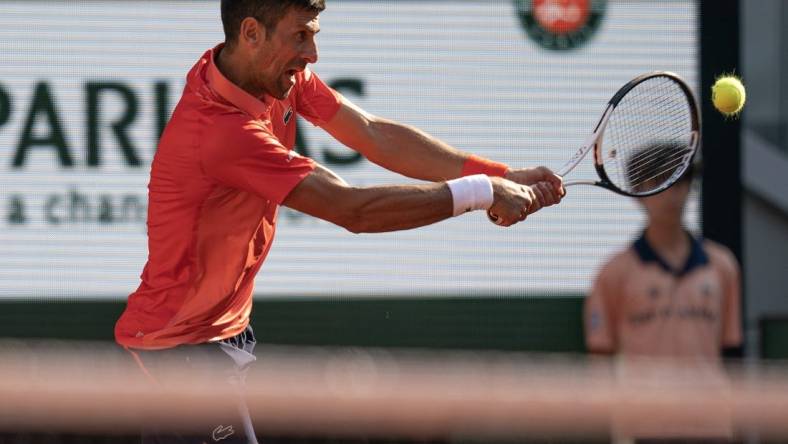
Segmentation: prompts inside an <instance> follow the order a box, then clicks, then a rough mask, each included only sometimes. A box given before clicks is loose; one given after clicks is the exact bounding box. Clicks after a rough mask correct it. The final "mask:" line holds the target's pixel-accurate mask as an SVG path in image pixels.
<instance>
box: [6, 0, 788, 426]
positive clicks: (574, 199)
mask: <svg viewBox="0 0 788 444" xmlns="http://www.w3.org/2000/svg"><path fill="white" fill-rule="evenodd" d="M550 3H551V2H543V1H542V2H540V1H536V0H535V1H526V0H463V1H444V0H424V1H419V2H414V1H406V0H403V1H396V0H390V1H361V0H329V1H328V2H327V4H328V8H327V10H326V11H325V12H324V13H323V14H321V19H320V20H321V29H322V31H321V33H320V35H319V38H318V44H319V48H320V60H319V62H318V63H317V64H316V65H315V66H314V67H313V69H314V71H315V72H317V73H318V74H319V75H320V76H321V78H322V79H323V80H325V81H326V83H328V84H329V85H331V86H332V87H334V88H335V89H337V90H338V91H340V92H341V93H342V94H344V95H345V96H346V97H348V98H349V99H351V100H352V101H354V102H355V103H357V104H358V105H360V106H361V107H363V108H364V109H366V110H368V111H370V112H372V113H375V114H378V115H380V116H384V117H389V118H392V119H395V120H399V121H401V122H405V123H408V124H412V125H415V126H417V127H419V128H421V129H423V130H425V131H427V132H429V133H431V134H433V135H435V136H438V137H439V138H441V139H443V140H445V141H447V142H449V143H450V144H452V145H454V146H456V147H458V148H460V149H463V150H466V151H470V152H474V153H477V154H480V155H483V156H485V157H488V158H491V159H494V160H497V161H501V162H506V163H508V164H510V165H513V166H536V165H546V166H549V167H551V168H553V169H557V168H558V167H559V166H560V165H561V164H562V163H563V161H565V160H566V159H567V158H568V157H569V155H570V154H572V153H573V152H574V150H575V149H576V148H577V147H579V145H580V144H581V143H582V142H583V140H584V138H585V137H586V135H587V134H588V133H589V132H590V131H591V130H592V128H593V126H594V125H595V123H596V121H597V119H598V117H599V114H600V113H601V112H602V110H603V109H604V106H605V104H606V102H607V100H608V99H609V98H610V96H611V95H612V94H613V93H614V92H615V91H616V90H617V89H618V87H619V86H621V85H622V84H623V83H625V82H626V81H628V80H629V79H631V78H632V77H634V76H636V75H638V74H640V73H642V72H646V71H652V70H667V71H673V72H676V73H677V74H679V75H681V76H682V77H683V78H684V79H685V80H687V82H688V83H689V84H690V86H691V87H692V89H693V91H694V92H695V94H696V97H697V98H698V100H699V102H700V103H701V105H702V119H703V150H702V160H703V164H704V176H703V179H702V181H699V182H698V183H697V184H696V186H695V187H694V189H693V191H692V193H691V195H690V199H689V203H688V207H687V211H686V212H685V219H686V220H685V223H686V226H687V227H688V229H689V230H690V231H692V232H693V233H695V234H698V235H702V236H706V237H708V238H710V239H714V240H716V241H718V242H720V243H722V244H724V245H726V246H728V247H729V248H730V249H731V250H732V251H733V252H734V254H735V255H736V257H737V258H738V259H739V261H740V263H741V265H742V271H743V281H742V296H743V297H742V311H743V319H742V322H743V331H744V332H745V342H744V346H743V348H742V350H741V353H740V355H741V357H742V358H743V359H745V360H748V362H762V361H764V360H777V359H785V358H786V357H788V175H786V172H788V81H786V79H788V3H786V2H784V1H782V0H748V1H734V0H697V1H683V0H653V1H647V0H608V1H604V0H586V1H582V0H578V1H569V2H561V1H559V2H555V7H554V8H552V9H551V8H541V9H540V6H545V4H550ZM548 6H549V5H548ZM222 40H223V34H222V29H221V21H220V19H219V2H218V0H217V1H209V0H206V1H165V0H162V1H149V0H148V1H144V0H136V1H133V0H116V1H96V0H90V1H87V0H86V1H82V0H51V1H45V0H40V1H8V0H0V41H1V42H2V48H3V55H2V64H1V65H0V216H1V217H0V337H2V338H13V339H22V340H31V339H49V340H91V341H93V340H95V341H106V342H109V341H112V338H113V336H112V335H113V326H114V322H115V320H116V319H117V317H118V315H119V314H120V312H121V311H122V309H123V307H124V303H125V299H126V297H127V296H128V294H129V293H131V292H132V291H133V290H134V289H135V288H136V286H137V285H138V284H139V275H140V273H141V271H142V266H143V265H144V263H145V259H146V255H147V247H146V236H145V219H146V191H147V190H146V186H147V181H148V173H149V167H150V162H151V159H152V156H153V154H154V153H155V150H156V143H157V139H158V135H159V134H160V132H161V130H162V128H163V127H164V125H165V124H166V122H167V120H168V118H169V115H170V113H171V111H172V109H173V108H174V106H175V105H176V103H177V101H178V99H179V97H180V93H181V90H182V88H183V86H184V77H185V74H186V72H187V71H188V69H189V68H190V67H191V66H192V65H193V64H194V62H195V61H196V60H197V59H198V58H199V56H200V55H201V54H202V53H203V52H204V51H205V50H207V49H209V48H211V47H213V46H214V45H216V44H217V43H219V42H221V41H222ZM724 73H735V74H736V75H738V76H741V77H742V78H743V81H744V84H745V85H746V87H747V103H746V105H745V108H744V111H743V113H742V114H741V116H740V118H725V117H724V116H722V115H720V114H719V113H718V112H717V111H716V110H714V109H713V108H712V107H711V102H710V95H711V89H710V88H711V85H712V83H713V82H714V79H715V78H716V77H717V76H719V75H721V74H724ZM299 125H300V126H299V135H298V148H297V149H298V150H299V151H300V152H301V153H302V154H305V155H308V156H310V157H313V158H314V159H315V160H317V161H318V162H320V163H323V164H324V165H326V166H328V167H329V168H331V169H333V170H334V171H335V172H337V173H338V174H339V175H340V176H342V177H343V178H344V179H345V180H347V181H348V182H350V183H352V184H356V185H371V184H385V183H397V182H401V181H402V180H403V179H401V178H398V177H396V176H394V175H393V174H390V173H387V172H384V171H381V170H380V169H379V168H378V167H376V166H374V165H373V164H371V163H370V162H368V161H367V160H365V159H363V158H360V157H359V156H358V155H357V154H355V153H354V152H351V151H349V150H348V149H346V148H344V147H342V146H340V145H339V144H338V143H337V142H335V141H333V140H331V139H330V138H329V137H328V136H327V135H326V134H324V133H322V132H321V131H320V130H318V129H316V128H313V127H312V126H311V125H310V124H309V123H308V122H306V121H303V120H302V121H300V123H299ZM585 166H586V167H588V168H585V169H582V170H580V171H578V172H576V174H577V176H576V177H577V178H580V177H592V176H593V175H594V172H593V171H592V169H591V168H590V163H588V164H586V165H585ZM573 174H575V173H573ZM280 217H281V219H280V228H279V230H278V235H277V240H276V241H275V242H274V246H273V248H272V251H271V254H270V256H269V258H268V260H267V261H266V263H265V265H264V267H263V269H262V270H261V272H260V274H259V275H258V278H257V281H256V292H255V307H254V312H253V315H252V319H253V320H252V323H253V326H254V328H255V332H256V334H257V337H258V341H259V342H261V343H263V344H273V345H308V346H340V347H383V348H387V347H393V348H417V349H422V348H427V349H444V350H445V349H453V350H454V349H459V350H498V351H501V350H503V351H516V352H547V353H578V354H582V353H584V352H585V347H584V340H583V322H582V307H583V300H584V297H585V295H586V292H587V291H588V290H589V288H590V286H591V284H592V282H593V279H594V276H595V275H596V273H597V271H598V269H599V267H600V266H601V265H602V264H603V263H604V262H605V261H606V260H607V259H608V258H609V257H610V256H611V255H612V254H613V253H614V252H616V251H618V250H620V249H621V248H625V247H626V246H627V245H628V244H629V243H630V242H631V239H632V238H634V237H636V236H637V235H638V233H639V231H640V230H641V229H642V228H641V227H642V224H643V222H644V217H643V215H642V214H641V212H640V211H639V208H638V206H637V204H636V203H635V202H633V201H632V200H630V199H628V198H623V197H619V196H615V195H613V194H610V193H609V192H606V191H603V190H600V189H598V188H593V187H586V188H581V187H577V188H572V189H571V190H570V194H569V195H568V196H567V197H566V199H565V200H564V202H563V203H562V204H561V205H560V206H558V207H554V208H550V209H547V210H545V211H542V212H540V213H539V214H537V215H536V216H535V217H532V218H529V220H528V221H527V222H526V223H524V224H522V225H518V226H516V227H514V228H512V229H508V230H502V229H499V228H497V227H495V226H493V225H492V224H490V223H489V222H488V221H487V220H486V218H485V217H484V215H483V214H481V213H480V214H471V215H466V216H463V217H460V218H456V219H454V220H451V221H448V222H446V223H441V224H437V225H434V226H431V227H427V228H424V229H418V230H413V231H406V232H399V233H392V234H385V235H352V234H349V233H347V232H344V231H343V230H342V229H341V228H339V227H336V226H333V225H330V224H328V223H325V222H322V221H318V220H315V219H312V218H310V217H308V216H304V215H300V214H297V213H295V212H291V211H287V210H285V211H284V212H283V214H282V215H281V216H280ZM9 439H10V438H9Z"/></svg>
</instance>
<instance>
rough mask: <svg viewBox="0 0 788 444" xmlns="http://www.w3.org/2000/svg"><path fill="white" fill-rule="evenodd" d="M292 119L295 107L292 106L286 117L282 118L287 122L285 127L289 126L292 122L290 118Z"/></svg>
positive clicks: (288, 109)
mask: <svg viewBox="0 0 788 444" xmlns="http://www.w3.org/2000/svg"><path fill="white" fill-rule="evenodd" d="M291 117H293V107H292V106H291V107H290V108H287V111H286V112H285V115H284V117H282V120H283V121H284V122H285V125H287V124H288V123H289V122H290V118H291Z"/></svg>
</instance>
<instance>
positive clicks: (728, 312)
mask: <svg viewBox="0 0 788 444" xmlns="http://www.w3.org/2000/svg"><path fill="white" fill-rule="evenodd" d="M721 259H722V260H721V261H720V262H721V263H720V272H721V275H722V276H721V278H722V287H723V292H724V296H723V297H724V299H723V306H722V336H721V340H722V344H720V345H721V346H722V347H738V346H740V345H741V343H742V331H741V276H740V275H741V271H740V270H739V263H738V262H737V261H736V258H735V257H734V256H733V253H731V252H730V251H728V250H727V249H725V251H723V254H722V258H721Z"/></svg>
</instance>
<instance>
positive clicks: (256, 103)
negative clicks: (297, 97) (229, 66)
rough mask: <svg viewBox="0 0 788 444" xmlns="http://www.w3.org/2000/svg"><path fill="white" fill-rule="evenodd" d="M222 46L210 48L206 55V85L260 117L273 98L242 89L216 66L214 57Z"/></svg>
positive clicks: (244, 109) (242, 108)
mask: <svg viewBox="0 0 788 444" xmlns="http://www.w3.org/2000/svg"><path fill="white" fill-rule="evenodd" d="M223 47H224V43H221V44H219V45H217V46H216V47H215V48H213V49H211V50H210V51H208V52H209V54H208V55H209V57H208V72H207V80H208V85H209V86H210V87H211V89H213V90H214V91H216V92H217V93H218V94H219V95H220V96H222V97H223V98H224V99H225V100H227V101H228V102H230V103H232V104H233V105H235V106H236V107H238V108H239V109H241V110H242V111H244V112H246V113H247V114H250V115H251V116H252V117H254V118H258V119H259V118H261V117H263V116H264V115H266V114H267V113H268V111H269V110H270V109H271V106H272V105H273V103H274V98H273V97H271V96H269V95H267V94H264V95H263V96H262V98H257V97H254V96H252V95H251V94H249V93H248V92H246V91H244V90H243V89H241V88H240V87H238V85H236V84H235V83H233V82H231V81H230V80H228V79H227V78H226V77H225V76H224V74H222V72H221V71H219V68H218V67H217V66H216V60H215V57H216V56H217V55H218V54H219V51H221V50H222V48H223Z"/></svg>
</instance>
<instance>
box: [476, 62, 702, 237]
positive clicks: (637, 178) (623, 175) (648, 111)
mask: <svg viewBox="0 0 788 444" xmlns="http://www.w3.org/2000/svg"><path fill="white" fill-rule="evenodd" d="M699 145H700V118H699V113H698V105H697V102H696V101H695V97H694V96H693V94H692V91H691V90H690V89H689V87H688V86H687V84H686V83H685V82H684V80H682V79H681V78H680V77H679V76H677V75H676V74H673V73H670V72H665V71H657V72H651V73H646V74H642V75H640V76H638V77H636V78H634V79H632V80H631V81H630V82H628V83H627V84H626V85H624V86H622V87H621V89H619V90H618V92H616V94H615V95H613V98H611V99H610V101H609V102H608V104H607V108H606V109H605V111H604V112H603V113H602V117H601V118H600V119H599V122H598V123H597V125H596V127H595V128H594V131H593V132H592V133H591V135H590V136H589V137H588V139H587V140H586V142H585V144H583V146H582V147H581V148H580V149H579V150H578V151H577V152H575V154H574V155H573V156H572V157H571V158H570V159H569V161H568V162H567V163H566V164H564V166H563V167H561V169H559V170H558V171H557V174H558V176H561V177H566V175H567V174H568V173H569V172H570V171H572V170H573V169H574V168H575V167H576V166H577V165H578V164H580V161H582V160H583V159H584V158H585V157H586V155H587V154H588V153H589V151H592V150H593V151H594V167H595V168H596V172H597V175H598V180H573V181H564V186H571V185H596V186H599V187H602V188H607V189H608V190H611V191H614V192H616V193H619V194H622V195H625V196H635V197H642V196H650V195H653V194H657V193H659V192H662V191H664V190H666V189H667V188H669V187H670V186H671V185H673V184H674V183H676V181H677V180H678V179H679V178H681V176H682V175H683V174H684V172H686V171H687V168H688V167H689V166H690V164H691V163H692V159H693V157H694V156H695V152H696V151H697V149H698V146H699ZM537 209H538V208H537ZM534 211H535V210H534ZM530 212H533V211H530V209H529V213H530ZM487 214H488V216H489V217H490V220H492V221H493V222H496V223H497V221H498V220H499V218H498V217H497V216H496V215H495V214H494V212H493V211H492V210H491V211H488V213H487Z"/></svg>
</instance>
